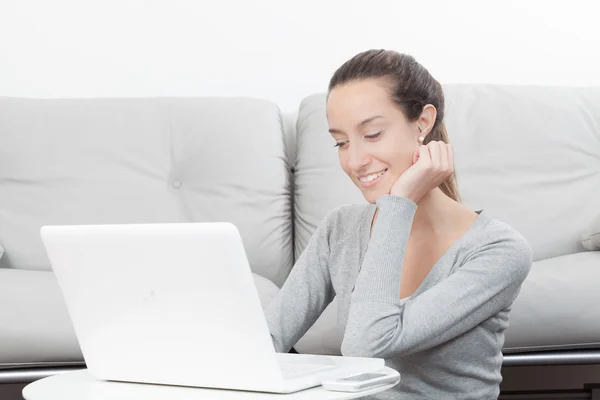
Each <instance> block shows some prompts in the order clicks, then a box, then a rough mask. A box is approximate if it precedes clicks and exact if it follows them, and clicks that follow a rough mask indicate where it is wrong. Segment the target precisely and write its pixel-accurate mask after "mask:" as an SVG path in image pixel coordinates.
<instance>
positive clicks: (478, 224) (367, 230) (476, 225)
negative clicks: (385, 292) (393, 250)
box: [358, 204, 490, 300]
mask: <svg viewBox="0 0 600 400" xmlns="http://www.w3.org/2000/svg"><path fill="white" fill-rule="evenodd" d="M376 211H377V205H376V204H369V205H368V208H367V211H366V212H365V217H364V221H363V223H362V225H361V228H360V231H361V232H360V235H361V244H362V248H361V249H360V250H361V251H360V265H359V266H358V271H359V272H360V270H361V268H362V262H363V260H364V257H365V254H366V252H367V250H368V248H369V243H370V241H371V226H372V224H373V218H374V217H375V212H376ZM475 212H476V213H477V217H476V218H475V221H474V222H473V224H471V226H470V227H469V229H468V230H467V231H466V232H465V233H463V234H462V235H461V236H460V237H459V238H458V239H456V240H455V241H454V243H452V245H451V246H450V247H449V248H448V249H447V250H446V251H445V252H444V253H443V254H442V255H441V257H440V258H439V259H438V260H437V261H436V263H435V264H434V265H433V267H431V269H430V270H429V272H428V273H427V275H426V276H425V278H424V279H423V281H422V282H421V284H419V286H418V287H417V289H416V290H415V291H414V292H413V294H412V295H410V296H408V297H404V298H402V299H401V300H408V299H410V298H411V297H413V296H415V295H418V294H420V293H421V291H422V290H423V288H424V287H425V286H426V284H427V283H428V281H429V280H430V279H431V277H432V276H433V275H435V274H436V272H437V270H438V269H439V265H440V264H443V262H444V261H445V259H446V258H448V257H449V256H450V255H451V254H454V253H456V252H458V251H459V250H460V248H461V247H462V246H463V244H464V242H465V241H466V240H467V239H469V238H470V237H471V236H472V235H473V234H475V232H477V231H478V230H479V229H481V228H482V227H484V226H485V225H486V224H487V222H489V220H490V218H489V216H488V215H487V213H486V212H485V210H483V209H482V210H477V211H475Z"/></svg>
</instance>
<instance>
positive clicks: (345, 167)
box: [338, 151, 349, 174]
mask: <svg viewBox="0 0 600 400" xmlns="http://www.w3.org/2000/svg"><path fill="white" fill-rule="evenodd" d="M338 158H339V160H340V166H341V167H342V169H343V170H344V172H345V173H346V174H349V170H348V157H347V155H346V153H345V152H342V151H340V152H338Z"/></svg>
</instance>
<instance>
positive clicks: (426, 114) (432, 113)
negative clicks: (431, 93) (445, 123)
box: [417, 104, 437, 137]
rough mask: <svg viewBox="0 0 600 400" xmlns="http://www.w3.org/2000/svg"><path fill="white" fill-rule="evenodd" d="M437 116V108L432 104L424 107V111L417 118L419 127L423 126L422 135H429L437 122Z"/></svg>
mask: <svg viewBox="0 0 600 400" xmlns="http://www.w3.org/2000/svg"><path fill="white" fill-rule="evenodd" d="M436 117H437V110H436V109H435V107H434V106H433V105H431V104H427V105H426V106H425V107H423V111H422V112H421V115H420V116H419V118H418V119H417V124H418V125H419V128H421V132H420V133H419V135H420V136H423V137H427V135H429V132H431V130H432V129H433V125H434V124H435V119H436Z"/></svg>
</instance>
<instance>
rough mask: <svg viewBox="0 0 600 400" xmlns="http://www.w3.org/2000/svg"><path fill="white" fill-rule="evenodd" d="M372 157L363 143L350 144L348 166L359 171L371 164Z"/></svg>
mask: <svg viewBox="0 0 600 400" xmlns="http://www.w3.org/2000/svg"><path fill="white" fill-rule="evenodd" d="M370 161H371V157H370V155H369V153H368V152H367V151H365V148H364V147H363V146H362V145H361V143H352V144H351V145H350V146H348V168H350V170H352V171H354V172H357V171H361V170H362V169H364V167H365V166H367V165H368V164H369V162H370Z"/></svg>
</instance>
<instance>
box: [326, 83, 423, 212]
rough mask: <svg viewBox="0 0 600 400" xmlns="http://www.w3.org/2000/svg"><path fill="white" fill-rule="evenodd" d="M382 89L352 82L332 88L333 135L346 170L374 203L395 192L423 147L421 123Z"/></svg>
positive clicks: (329, 117) (329, 114) (380, 85)
mask: <svg viewBox="0 0 600 400" xmlns="http://www.w3.org/2000/svg"><path fill="white" fill-rule="evenodd" d="M383 84H384V82H382V81H381V80H378V79H366V80H361V81H355V82H350V83H347V84H344V85H341V86H336V87H335V88H333V89H332V90H331V92H330V93H329V97H328V100H327V120H328V123H329V132H330V133H331V136H333V138H334V140H335V141H336V143H337V146H338V152H339V158H340V164H341V166H342V169H343V170H344V172H346V174H348V176H349V177H350V179H352V182H354V184H355V185H356V186H357V187H358V188H359V189H360V190H361V192H362V194H363V196H364V197H365V199H367V201H368V202H370V203H375V201H376V200H377V198H378V197H379V196H380V195H382V194H389V193H390V189H391V187H392V185H393V184H394V183H395V182H396V180H397V179H398V177H399V176H400V175H401V174H402V173H403V172H404V171H406V169H408V168H409V167H410V166H411V165H412V163H413V155H414V153H415V150H417V148H418V144H419V143H418V137H419V130H418V127H417V122H416V121H415V122H410V121H408V120H407V119H406V117H405V116H404V113H403V112H402V111H401V110H400V108H399V106H398V105H397V104H396V103H394V102H393V101H392V99H391V98H390V96H389V95H388V92H387V91H386V89H385V87H384V86H383Z"/></svg>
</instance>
